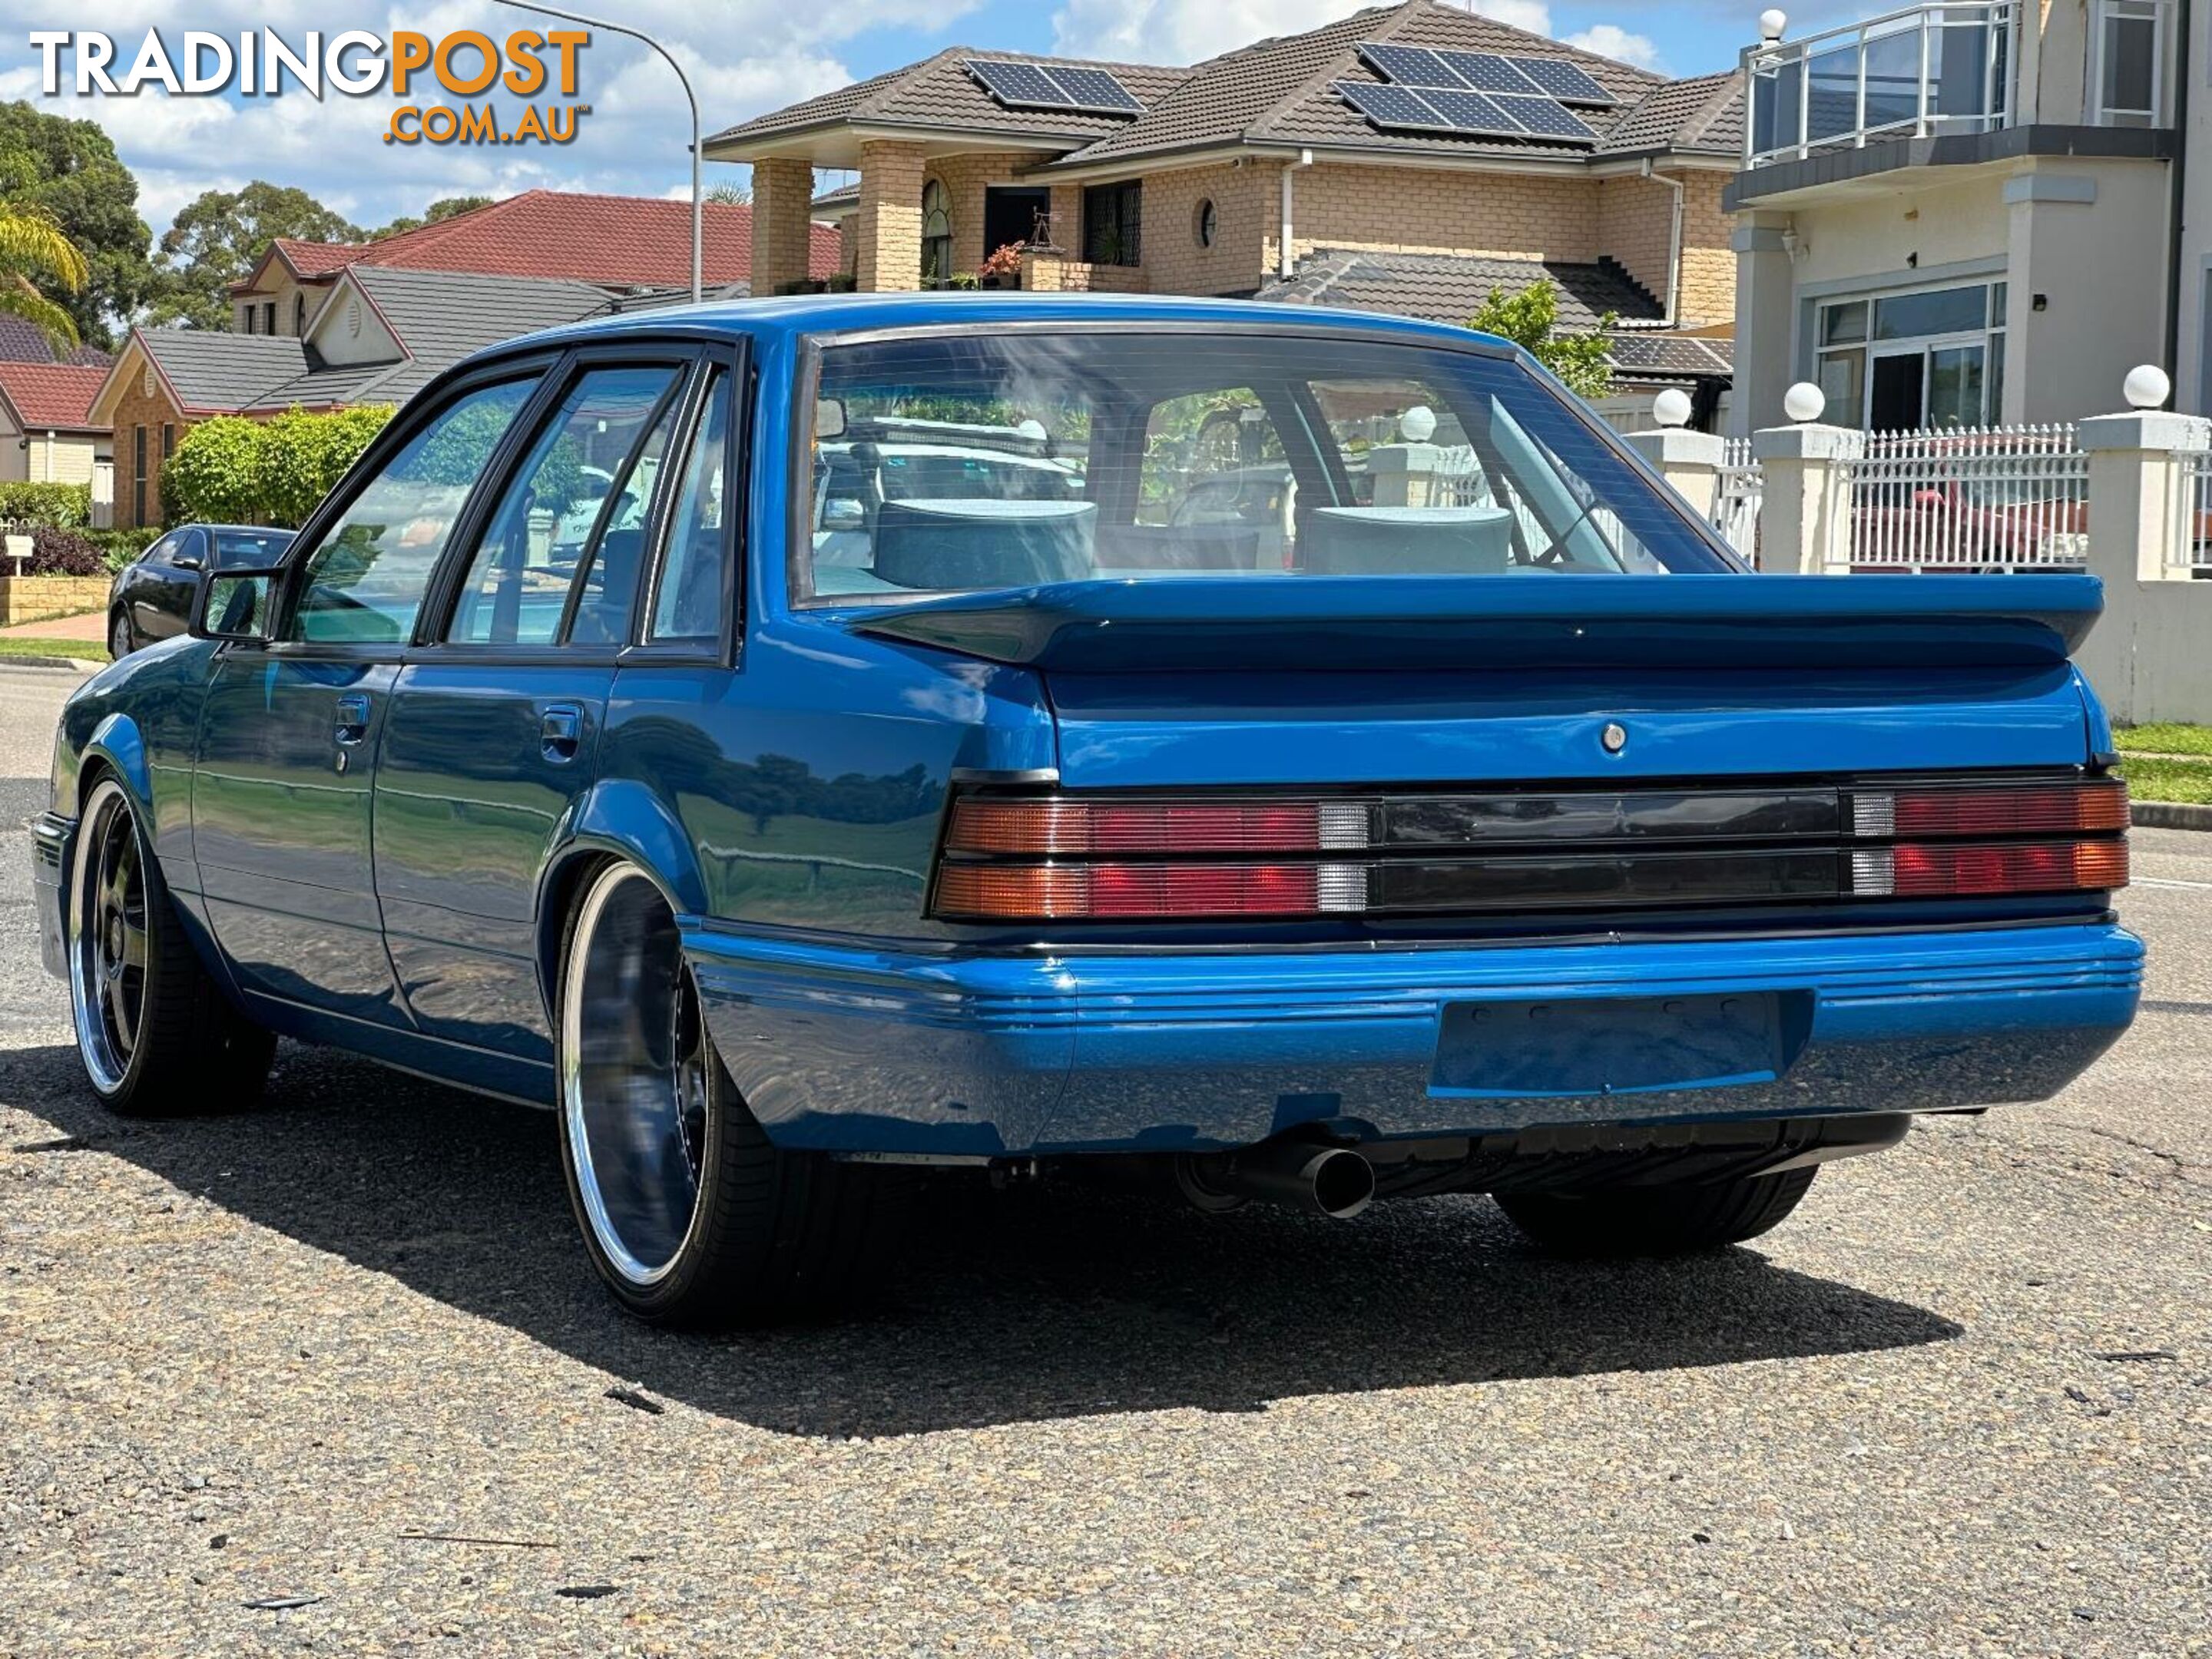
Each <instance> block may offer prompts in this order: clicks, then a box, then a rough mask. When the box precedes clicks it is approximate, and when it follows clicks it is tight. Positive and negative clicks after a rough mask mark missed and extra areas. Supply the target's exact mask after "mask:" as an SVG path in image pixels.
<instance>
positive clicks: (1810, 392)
mask: <svg viewBox="0 0 2212 1659" xmlns="http://www.w3.org/2000/svg"><path fill="white" fill-rule="evenodd" d="M1827 407H1828V394H1827V393H1826V392H1823V391H1821V390H1820V387H1818V386H1814V384H1813V383H1812V382H1811V381H1810V380H1800V381H1798V382H1797V384H1796V386H1791V387H1790V390H1789V391H1787V392H1784V393H1783V394H1782V412H1783V413H1784V415H1787V416H1789V417H1790V419H1791V420H1793V421H1795V422H1797V423H1798V424H1799V425H1800V426H1802V425H1804V424H1806V423H1807V422H1811V421H1817V420H1819V419H1820V416H1821V414H1822V412H1823V411H1824V410H1826V408H1827Z"/></svg>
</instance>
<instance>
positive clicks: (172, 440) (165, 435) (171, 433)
mask: <svg viewBox="0 0 2212 1659" xmlns="http://www.w3.org/2000/svg"><path fill="white" fill-rule="evenodd" d="M175 453H177V428H176V426H175V424H174V422H169V421H164V422H161V459H163V460H165V461H166V460H167V459H169V457H170V456H172V455H173V454H175Z"/></svg>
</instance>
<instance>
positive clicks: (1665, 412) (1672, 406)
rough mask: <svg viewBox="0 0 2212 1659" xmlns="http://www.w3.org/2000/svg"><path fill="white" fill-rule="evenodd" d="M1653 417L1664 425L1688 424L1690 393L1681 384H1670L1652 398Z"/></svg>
mask: <svg viewBox="0 0 2212 1659" xmlns="http://www.w3.org/2000/svg"><path fill="white" fill-rule="evenodd" d="M1651 418H1652V419H1653V420H1655V421H1656V422H1659V424H1660V425H1661V426H1663V427H1676V426H1687V425H1688V424H1689V423H1690V394H1689V393H1688V392H1685V391H1683V390H1682V389H1681V388H1680V386H1668V388H1667V389H1666V390H1665V391H1664V392H1661V393H1660V394H1659V395H1658V396H1657V397H1656V398H1653V399H1652V400H1651Z"/></svg>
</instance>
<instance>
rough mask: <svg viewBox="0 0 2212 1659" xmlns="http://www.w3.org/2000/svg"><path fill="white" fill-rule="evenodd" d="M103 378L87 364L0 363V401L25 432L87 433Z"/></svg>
mask: <svg viewBox="0 0 2212 1659" xmlns="http://www.w3.org/2000/svg"><path fill="white" fill-rule="evenodd" d="M106 378H107V371H106V369H104V368H95V367H93V366H91V365H88V364H72V363H22V362H0V400H4V401H5V402H6V404H8V406H9V408H10V409H11V410H14V411H15V419H16V422H17V424H18V425H19V427H20V428H21V430H23V431H25V432H33V431H42V430H60V431H73V432H84V431H88V430H91V429H93V428H92V426H91V419H92V400H93V398H94V394H96V393H97V392H99V390H100V382H101V381H102V380H106Z"/></svg>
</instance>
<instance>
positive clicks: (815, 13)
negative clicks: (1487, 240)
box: [0, 0, 1881, 236]
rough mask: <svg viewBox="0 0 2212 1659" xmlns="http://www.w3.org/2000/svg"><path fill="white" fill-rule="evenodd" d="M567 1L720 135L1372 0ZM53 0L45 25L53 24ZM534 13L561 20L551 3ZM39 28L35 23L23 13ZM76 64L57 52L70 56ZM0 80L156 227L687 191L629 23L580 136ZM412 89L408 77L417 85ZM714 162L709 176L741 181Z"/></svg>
mask: <svg viewBox="0 0 2212 1659" xmlns="http://www.w3.org/2000/svg"><path fill="white" fill-rule="evenodd" d="M561 3H563V5H564V7H565V8H566V9H576V10H582V11H590V12H593V13H595V14H596V15H599V16H602V17H605V18H606V19H608V20H609V21H617V22H622V23H626V24H629V25H631V26H633V27H638V28H641V29H643V30H645V31H647V33H652V34H653V35H655V36H657V37H658V38H659V39H660V40H662V41H663V42H664V43H665V44H666V45H667V46H669V47H670V49H671V51H673V52H675V53H676V55H677V56H678V58H679V59H680V60H681V61H682V62H683V63H684V66H685V70H686V71H687V73H688V74H689V75H690V77H691V81H692V83H693V86H694V87H695V88H696V91H697V94H698V97H699V103H700V118H701V120H702V124H703V125H704V128H705V131H707V132H708V134H709V135H711V134H713V133H714V132H716V131H720V130H721V129H722V128H724V127H726V126H730V125H734V124H736V123H737V122H738V121H742V120H744V119H745V118H748V117H750V116H753V115H757V114H758V113H760V112H763V110H769V109H775V108H778V107H781V106H783V105H785V104H788V103H793V102H795V101H797V100H799V99H802V98H807V97H811V96H812V95H814V94H817V93H820V92H825V91H828V90H829V89H830V88H834V87H837V86H840V85H842V84H844V83H845V82H848V81H853V80H856V79H860V78H863V77H865V76H870V75H874V74H878V73H880V72H881V71H883V70H888V69H894V68H896V67H897V66H898V65H900V64H907V63H911V62H913V61H915V59H917V58H923V57H927V55H929V54H930V53H932V52H937V51H939V50H941V49H942V48H944V47H945V46H951V45H955V44H958V45H963V46H975V47H980V48H983V49H987V50H988V49H998V50H1012V51H1029V52H1063V53H1066V54H1069V55H1079V56H1085V57H1097V58H1111V59H1119V60H1123V61H1131V62H1146V63H1190V62H1194V61H1196V60H1197V59H1199V58H1204V57H1206V56H1209V55H1211V54H1212V53H1214V52H1221V51H1225V50H1227V49H1229V48H1231V47H1234V46H1242V45H1246V44H1249V42H1251V41H1253V40H1258V39H1260V38H1261V37H1262V36H1266V35H1270V34H1289V33H1297V32H1298V31H1300V30H1302V29H1308V28H1312V27H1317V26H1319V25H1320V24H1322V23H1324V22H1328V21H1333V20H1334V19H1335V18H1338V17H1341V16H1344V15H1347V14H1348V13H1350V12H1352V11H1354V10H1356V9H1358V7H1359V5H1360V3H1362V0H1046V3H1044V4H1039V3H1036V0H842V3H839V4H837V5H835V6H825V5H819V4H806V3H793V0H561ZM1473 5H1474V9H1476V10H1479V11H1484V12H1488V13H1491V14H1492V15H1497V16H1498V17H1501V18H1503V19H1504V20H1505V21H1509V22H1512V23H1516V24H1519V25H1520V26H1522V27H1527V28H1533V29H1536V30H1539V31H1541V32H1542V33H1548V34H1552V35H1554V36H1556V37H1558V38H1559V39H1562V40H1571V41H1572V42H1574V43H1575V44H1577V45H1578V46H1586V47H1589V49H1591V50H1594V51H1597V52H1604V53H1606V54H1607V55H1608V56H1611V57H1614V58H1622V59H1625V60H1626V61H1627V62H1630V63H1633V64H1643V65H1645V66H1647V67H1650V68H1652V69H1656V70H1662V71H1663V72H1665V73H1667V74H1670V75H1697V74H1702V73H1705V72H1707V71H1710V70H1718V69H1724V68H1728V67H1731V66H1732V65H1733V64H1735V57H1736V52H1737V51H1738V49H1739V48H1740V47H1741V46H1743V45H1744V44H1745V43H1746V42H1747V40H1749V39H1750V38H1752V37H1753V35H1755V34H1756V33H1757V25H1756V19H1757V16H1758V14H1759V9H1760V8H1759V5H1758V4H1757V3H1743V0H1473ZM1879 9H1881V8H1880V7H1876V6H1871V5H1869V6H1861V7H1855V6H1850V5H1849V4H1847V3H1844V0H1805V3H1802V4H1800V5H1799V6H1797V7H1796V8H1795V10H1796V13H1797V14H1798V15H1797V17H1796V20H1795V21H1794V22H1793V28H1792V33H1799V32H1802V28H1805V27H1818V26H1821V25H1824V24H1826V23H1830V22H1835V21H1844V20H1845V19H1847V18H1849V17H1850V16H1852V15H1857V14H1859V13H1860V12H1869V13H1870V12H1871V11H1874V10H1879ZM90 21H91V22H92V23H93V24H94V26H96V27H98V28H100V30H101V31H102V32H103V33H107V34H109V35H111V36H112V37H113V39H114V40H115V43H116V55H117V58H118V60H119V61H120V62H127V61H128V60H129V58H131V56H132V55H133V54H135V52H137V48H138V46H139V43H140V42H141V40H143V36H144V33H145V31H146V30H147V29H148V28H149V27H156V26H158V27H160V28H161V31H162V33H163V35H164V38H165V40H166V42H167V44H168V45H169V46H171V47H172V48H175V47H177V46H179V43H180V40H181V33H182V31H183V30H185V29H187V28H191V29H204V30H208V31H210V32H213V33H225V34H228V35H231V36H233V37H235V36H236V35H237V33H239V32H240V30H243V29H246V28H251V27H268V28H273V29H276V30H277V31H278V32H279V33H282V34H283V35H284V36H285V38H286V39H287V40H290V41H291V42H293V43H294V44H295V48H296V46H297V45H298V43H299V41H300V40H301V37H302V36H303V35H304V34H305V33H306V32H307V31H308V30H310V29H320V30H323V31H325V33H326V34H331V33H337V31H339V30H342V29H349V28H367V29H371V30H374V31H375V32H377V33H385V34H388V33H389V32H390V31H392V30H393V29H401V28H411V29H418V30H421V31H422V32H423V33H426V34H428V35H430V36H432V37H433V38H435V37H438V36H441V35H442V34H445V33H448V32H451V31H453V30H455V29H464V28H476V29H482V30H484V31H485V32H487V33H492V34H494V35H495V37H497V36H500V35H503V34H505V33H507V32H508V31H509V30H511V29H513V28H515V27H530V26H532V21H533V20H530V19H528V18H526V17H525V16H523V15H521V14H520V13H516V12H513V11H511V10H509V9H507V8H505V7H503V6H501V5H499V4H497V3H495V0H436V3H432V4H427V5H426V4H421V3H400V4H396V5H394V4H388V3H386V0H359V3H357V4H356V5H355V6H353V7H350V8H349V7H348V6H346V5H343V4H342V3H333V0H103V3H102V4H101V5H100V6H99V7H97V8H96V9H95V10H94V13H93V14H92V15H91V16H90ZM61 26H62V25H61V24H60V23H59V22H58V21H55V15H54V14H53V13H52V11H48V12H46V14H45V15H43V16H42V17H41V18H40V21H38V23H37V24H36V25H35V27H42V28H48V27H61ZM538 26H540V27H560V26H558V25H554V24H550V23H543V22H540V23H539V24H538ZM24 27H26V29H27V27H32V26H31V25H25V26H24ZM64 62H66V60H64ZM0 65H4V67H0V100H12V99H15V98H27V99H28V100H31V101H32V102H33V104H34V105H36V106H38V107H40V108H42V109H46V110H50V111H52V112H54V113H57V114H63V115H67V116H70V117H71V118H88V119H91V120H94V121H97V122H99V123H100V125H101V126H102V127H104V128H105V129H106V131H107V132H108V134H109V136H110V137H112V139H113V140H114V142H115V145H116V149H117V150H118V152H119V153H120V155H122V158H123V160H124V161H125V163H126V164H127V165H128V166H129V167H131V170H132V171H133V172H134V173H136V174H137V178H138V180H139V186H140V195H139V204H138V205H139V213H140V216H141V217H143V218H144V219H145V220H146V221H147V222H148V224H149V226H150V227H151V228H152V230H153V232H154V234H155V235H156V236H158V235H159V234H161V231H162V230H164V229H165V228H167V225H168V222H169V220H170V218H171V217H172V216H173V215H174V213H175V212H176V210H178V209H179V207H181V206H183V205H184V204H185V203H186V202H188V201H190V200H191V199H192V198H193V197H196V196H197V195H198V194H199V193H200V192H201V191H206V190H210V189H235V188H237V187H238V186H239V185H242V184H244V183H246V181H247V180H249V179H255V178H260V179H268V180H269V181H270V182H271V183H274V184H280V185H297V186H299V187H300V188H302V189H304V190H306V191H308V192H310V193H311V194H312V195H313V196H314V197H316V198H317V199H318V200H319V201H321V202H322V203H324V204H325V205H326V206H329V207H331V208H332V209H334V210H337V211H338V212H340V213H342V214H343V215H344V216H346V217H347V218H349V219H350V220H352V221H353V222H355V223H356V224H361V225H364V226H368V227H372V228H373V227H374V226H377V225H380V224H383V223H385V222H388V221H389V220H391V219H392V218H393V217H395V216H398V215H401V214H419V213H420V212H421V211H422V208H423V207H424V206H425V205H426V204H428V203H430V202H432V201H434V200H435V199H437V198H438V197H444V196H457V195H487V196H508V195H513V194H514V193H516V192H517V191H523V190H529V189H532V188H537V187H541V186H542V187H546V188H552V189H564V190H593V191H612V192H617V193H621V194H626V195H651V196H680V195H685V194H688V191H689V187H690V185H689V178H690V174H689V164H688V161H687V158H686V149H685V147H686V145H687V144H688V143H689V142H690V127H689V122H688V119H687V118H686V115H685V112H684V100H683V96H682V93H681V90H680V89H679V88H678V86H677V84H676V79H675V76H674V75H673V74H672V73H671V71H670V70H669V69H668V67H667V66H666V64H664V63H663V62H661V60H660V59H659V58H656V57H654V56H653V55H652V54H651V53H650V52H647V50H646V48H644V47H643V46H639V45H637V44H636V43H635V42H632V41H629V40H624V39H623V38H622V37H619V36H616V35H611V34H604V33H603V34H598V35H595V37H594V40H593V42H592V46H591V47H590V49H589V50H588V51H587V52H586V53H584V54H583V58H582V64H581V71H582V72H581V81H582V84H581V87H580V91H579V94H578V98H579V100H580V101H583V102H586V103H588V104H589V105H590V106H592V112H591V114H590V115H589V116H587V117H586V118H584V119H583V122H582V124H581V127H580V133H579V136H578V137H577V138H576V140H575V142H574V143H573V144H570V145H568V146H563V147H557V148H556V147H548V146H542V145H536V144H532V145H525V146H495V147H487V146H472V145H454V144H446V145H429V144H422V145H413V146H407V145H399V144H388V143H385V142H384V136H385V131H386V124H387V121H388V118H389V116H390V113H391V111H392V107H393V106H394V105H395V103H396V102H397V101H398V100H393V99H392V98H390V97H389V96H387V95H384V94H377V95H372V96H368V97H359V98H356V97H348V96H343V95H341V94H335V93H331V92H328V91H326V92H325V95H324V97H323V99H322V100H320V101H317V100H315V99H313V98H312V97H310V96H308V95H307V94H305V93H304V92H302V91H301V90H299V89H297V88H288V89H287V90H286V91H285V92H284V93H283V94H281V95H279V96H276V97H273V98H272V97H259V98H251V99H246V98H240V97H237V96H235V95H229V96H223V95H204V96H197V97H194V96H180V95H174V94H169V93H167V92H165V91H163V90H161V88H159V87H158V86H156V87H155V88H153V89H151V90H149V91H143V92H141V93H140V94H137V96H135V97H124V96H119V95H117V96H110V95H106V94H98V93H94V94H91V95H89V96H78V95H77V94H76V91H75V87H74V82H73V81H72V80H71V78H70V76H69V75H68V73H67V71H66V70H64V82H63V88H62V91H61V93H60V94H59V95H58V96H54V97H47V96H46V95H45V94H44V92H43V89H42V87H41V85H40V78H41V77H40V68H39V57H38V54H37V52H35V51H33V49H32V48H31V47H30V46H29V45H28V43H27V40H25V39H24V38H23V36H22V35H21V34H19V35H17V37H16V40H15V42H14V43H12V45H11V46H10V49H9V50H8V51H6V52H4V53H0ZM420 92H421V88H419V87H418V88H417V93H418V95H419V94H420ZM744 176H745V174H744V169H743V168H739V167H728V166H724V165H720V164H715V163H709V164H708V167H707V169H706V182H707V184H708V186H709V187H710V188H711V187H712V186H713V185H715V184H716V183H720V182H737V183H742V182H743V181H744Z"/></svg>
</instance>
